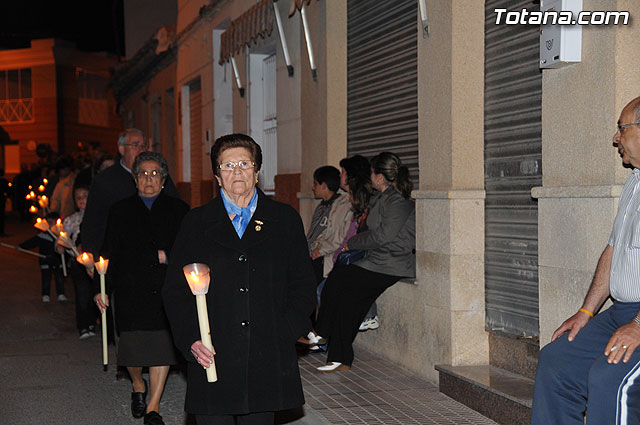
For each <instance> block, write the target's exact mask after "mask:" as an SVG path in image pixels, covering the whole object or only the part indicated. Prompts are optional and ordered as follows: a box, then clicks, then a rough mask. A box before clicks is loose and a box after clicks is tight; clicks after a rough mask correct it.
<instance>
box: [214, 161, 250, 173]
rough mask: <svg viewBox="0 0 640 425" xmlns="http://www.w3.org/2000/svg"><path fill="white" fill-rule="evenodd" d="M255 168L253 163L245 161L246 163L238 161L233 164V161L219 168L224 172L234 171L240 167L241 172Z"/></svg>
mask: <svg viewBox="0 0 640 425" xmlns="http://www.w3.org/2000/svg"><path fill="white" fill-rule="evenodd" d="M254 166H255V163H254V162H253V161H249V160H244V161H238V162H232V161H229V162H225V163H224V164H220V165H218V168H219V169H221V170H222V171H233V170H235V169H236V167H240V169H241V170H250V169H251V168H253V167H254Z"/></svg>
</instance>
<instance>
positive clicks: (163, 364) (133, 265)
mask: <svg viewBox="0 0 640 425" xmlns="http://www.w3.org/2000/svg"><path fill="white" fill-rule="evenodd" d="M132 173H133V175H134V177H135V179H136V185H137V188H138V194H136V195H134V196H131V197H129V198H125V199H123V200H122V201H119V202H117V203H116V204H114V205H113V206H112V207H111V209H110V211H109V219H108V224H107V234H106V239H105V246H104V247H103V249H102V251H101V252H102V255H103V256H104V257H105V258H108V259H109V268H108V270H107V285H108V286H110V288H109V289H113V294H114V295H113V296H114V298H115V319H116V328H117V330H118V332H119V334H120V340H119V343H118V365H119V366H126V367H127V369H128V371H129V374H130V375H131V380H132V384H133V392H132V394H131V412H132V414H133V416H134V417H135V418H140V417H142V416H143V415H144V423H145V424H151V425H162V424H164V422H163V421H162V417H161V416H160V414H159V413H158V412H159V404H160V397H161V396H162V391H163V389H164V384H165V381H166V378H167V374H168V372H169V366H170V365H172V364H176V363H178V361H179V357H178V356H177V353H176V352H175V348H174V344H173V339H172V337H171V333H170V331H169V323H168V321H167V318H166V315H165V312H164V307H163V303H162V296H161V294H160V290H161V288H162V285H163V283H164V278H165V274H166V268H167V262H168V260H169V259H170V258H171V256H172V246H173V242H174V240H175V237H176V234H177V233H178V229H179V227H180V223H181V222H182V218H183V217H184V216H185V214H186V213H187V211H189V206H188V205H187V204H186V203H184V202H183V201H181V200H180V199H177V198H173V197H171V196H167V195H165V194H163V193H162V188H163V184H164V181H165V179H166V177H167V175H168V169H167V162H166V161H165V159H164V158H163V157H162V155H160V154H158V153H155V152H142V153H141V154H140V155H138V156H137V157H136V160H135V162H134V164H133V169H132ZM107 292H108V291H107ZM94 300H95V302H96V304H97V305H98V307H99V308H100V309H101V310H102V309H104V308H105V304H103V303H102V300H101V298H100V294H97V295H96V296H95V297H94ZM108 304H109V301H108V299H107V302H106V305H108ZM143 367H149V381H150V387H149V391H150V397H149V404H148V405H147V404H146V396H147V383H146V381H144V380H143V379H142V368H143Z"/></svg>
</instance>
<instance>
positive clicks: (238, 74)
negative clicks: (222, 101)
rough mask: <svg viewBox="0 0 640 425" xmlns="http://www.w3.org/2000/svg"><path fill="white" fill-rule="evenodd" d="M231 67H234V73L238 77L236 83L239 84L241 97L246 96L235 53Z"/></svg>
mask: <svg viewBox="0 0 640 425" xmlns="http://www.w3.org/2000/svg"><path fill="white" fill-rule="evenodd" d="M231 67H232V68H233V75H234V76H235V77H236V84H237V86H238V91H239V92H240V97H244V88H243V87H242V83H241V82H240V73H239V72H238V66H237V65H236V60H235V58H234V57H233V55H231Z"/></svg>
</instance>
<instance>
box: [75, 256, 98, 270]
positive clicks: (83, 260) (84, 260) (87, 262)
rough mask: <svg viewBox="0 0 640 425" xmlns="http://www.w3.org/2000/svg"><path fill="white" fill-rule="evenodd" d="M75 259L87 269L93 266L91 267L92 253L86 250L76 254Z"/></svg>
mask: <svg viewBox="0 0 640 425" xmlns="http://www.w3.org/2000/svg"><path fill="white" fill-rule="evenodd" d="M76 261H77V262H78V263H80V264H82V265H83V266H85V267H86V268H87V269H89V270H91V271H93V269H94V267H93V254H91V253H87V252H83V253H82V254H80V255H78V256H77V257H76Z"/></svg>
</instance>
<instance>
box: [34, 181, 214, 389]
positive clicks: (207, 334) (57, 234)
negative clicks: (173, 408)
mask: <svg viewBox="0 0 640 425" xmlns="http://www.w3.org/2000/svg"><path fill="white" fill-rule="evenodd" d="M43 183H44V184H41V185H40V186H38V191H39V192H44V190H45V185H46V184H47V183H48V182H47V179H43ZM29 189H31V186H29ZM26 199H27V201H32V202H37V203H38V205H39V206H40V208H42V212H43V215H45V216H46V214H47V212H48V208H49V199H48V198H47V195H44V194H43V195H36V193H35V192H34V191H33V190H31V192H29V194H27V196H26ZM29 212H31V213H34V214H35V213H38V208H37V207H36V206H35V204H34V205H31V207H30V208H29ZM34 227H35V228H36V229H38V230H40V231H42V232H48V233H49V234H50V235H51V236H52V237H53V238H54V239H55V240H56V243H57V244H59V245H60V246H62V247H63V248H67V249H70V250H71V251H73V253H74V254H75V256H76V261H77V262H78V263H80V264H82V265H83V266H85V267H86V268H87V270H90V271H91V273H93V269H94V267H95V270H96V271H97V272H98V274H100V292H101V297H102V301H103V302H104V301H105V274H106V273H107V268H108V267H109V260H108V259H105V258H103V257H102V256H101V257H100V259H99V261H94V258H93V254H91V253H90V252H83V253H82V254H80V253H79V252H78V249H77V248H76V246H75V244H74V243H73V241H72V240H71V239H70V238H69V235H68V234H67V233H66V232H65V231H64V226H63V224H62V220H61V219H58V220H57V221H56V224H54V225H53V226H49V222H48V221H47V220H46V219H43V218H41V217H38V218H36V222H35V224H34ZM62 263H63V267H64V256H63V259H62ZM183 272H184V275H185V278H186V280H187V283H188V284H189V288H190V289H191V292H192V293H193V294H194V295H195V296H196V307H197V312H198V321H199V327H200V335H201V340H202V342H203V343H204V345H205V346H206V347H207V348H208V349H209V350H211V351H213V345H212V343H211V331H210V329H209V318H208V314H207V308H206V299H205V295H206V293H207V292H208V291H209V282H210V277H209V276H210V275H209V267H208V266H207V265H206V264H201V263H193V264H188V265H186V266H184V267H183ZM65 275H66V273H65ZM105 314H106V311H103V312H102V359H103V364H104V367H105V370H106V367H107V364H108V354H107V329H106V324H107V322H106V316H105ZM206 374H207V381H209V382H216V381H217V380H218V377H217V372H216V367H215V363H213V362H212V364H211V365H210V366H209V367H208V368H207V371H206Z"/></svg>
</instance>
